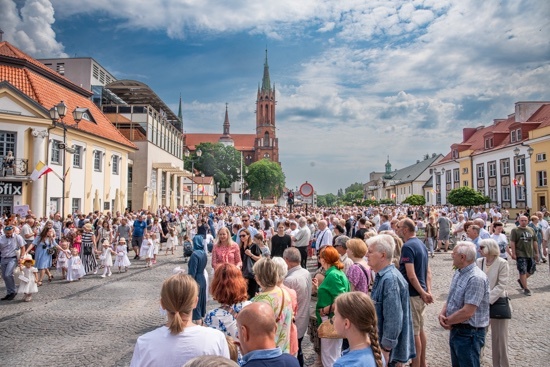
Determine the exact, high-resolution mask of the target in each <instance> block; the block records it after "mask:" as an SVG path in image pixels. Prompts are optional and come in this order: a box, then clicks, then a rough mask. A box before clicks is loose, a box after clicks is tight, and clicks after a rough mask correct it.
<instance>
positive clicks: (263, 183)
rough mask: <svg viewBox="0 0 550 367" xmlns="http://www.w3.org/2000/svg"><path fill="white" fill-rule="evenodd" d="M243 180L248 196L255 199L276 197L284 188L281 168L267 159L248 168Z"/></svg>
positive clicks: (283, 176)
mask: <svg viewBox="0 0 550 367" xmlns="http://www.w3.org/2000/svg"><path fill="white" fill-rule="evenodd" d="M245 180H246V183H247V185H248V188H249V189H250V195H251V196H252V197H254V198H257V199H262V198H267V197H273V196H275V197H278V196H280V195H281V194H282V193H283V188H284V187H285V175H284V173H283V170H282V169H281V166H280V165H279V164H278V163H276V162H273V161H270V160H269V159H262V160H261V161H258V162H254V163H252V164H251V165H250V166H248V174H247V175H246V178H245Z"/></svg>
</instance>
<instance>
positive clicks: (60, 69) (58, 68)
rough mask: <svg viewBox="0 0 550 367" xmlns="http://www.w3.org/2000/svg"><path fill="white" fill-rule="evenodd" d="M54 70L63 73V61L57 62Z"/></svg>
mask: <svg viewBox="0 0 550 367" xmlns="http://www.w3.org/2000/svg"><path fill="white" fill-rule="evenodd" d="M56 70H57V72H58V73H59V74H61V75H65V63H64V62H58V63H57V65H56Z"/></svg>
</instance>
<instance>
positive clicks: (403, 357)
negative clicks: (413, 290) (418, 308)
mask: <svg viewBox="0 0 550 367" xmlns="http://www.w3.org/2000/svg"><path fill="white" fill-rule="evenodd" d="M367 247H368V264H369V266H370V267H371V269H372V270H373V271H375V272H376V277H375V279H374V285H373V287H372V292H371V298H372V300H373V301H374V303H375V304H376V315H377V317H378V337H379V338H378V339H379V343H380V348H381V349H382V354H383V355H384V359H385V360H386V361H387V362H388V363H387V365H388V366H395V365H396V364H402V363H406V362H408V361H409V360H410V359H412V358H415V357H416V352H415V349H414V348H415V347H414V332H413V323H412V317H411V309H410V303H409V285H408V283H407V281H406V280H405V278H403V275H401V273H400V272H399V270H397V268H396V267H395V266H394V265H393V263H392V258H393V252H394V249H395V242H394V240H393V237H392V236H390V235H388V234H380V235H377V236H374V237H371V238H369V239H368V240H367Z"/></svg>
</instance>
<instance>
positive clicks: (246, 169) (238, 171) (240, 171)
mask: <svg viewBox="0 0 550 367" xmlns="http://www.w3.org/2000/svg"><path fill="white" fill-rule="evenodd" d="M237 173H240V174H241V187H240V192H241V206H244V204H243V199H244V191H243V155H242V154H241V168H240V169H239V168H237ZM247 173H248V167H246V166H245V167H244V174H247Z"/></svg>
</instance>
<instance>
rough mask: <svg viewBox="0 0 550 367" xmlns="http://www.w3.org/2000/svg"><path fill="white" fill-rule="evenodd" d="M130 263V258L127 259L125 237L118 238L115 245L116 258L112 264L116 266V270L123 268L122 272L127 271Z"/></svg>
mask: <svg viewBox="0 0 550 367" xmlns="http://www.w3.org/2000/svg"><path fill="white" fill-rule="evenodd" d="M130 265H131V263H130V259H128V247H127V246H126V239H125V238H120V239H119V240H118V245H117V247H116V260H115V264H114V266H118V272H119V273H120V271H121V270H122V268H124V272H127V271H128V267H129V266H130Z"/></svg>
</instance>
